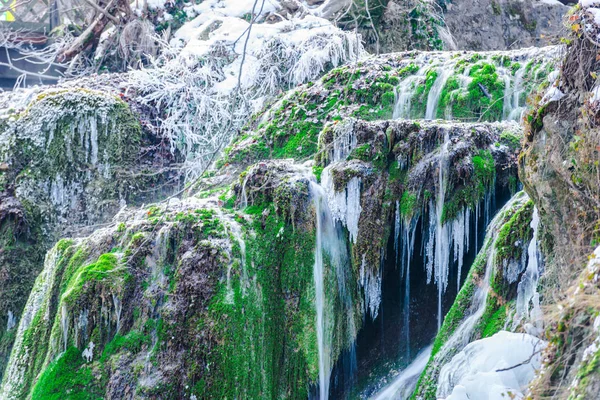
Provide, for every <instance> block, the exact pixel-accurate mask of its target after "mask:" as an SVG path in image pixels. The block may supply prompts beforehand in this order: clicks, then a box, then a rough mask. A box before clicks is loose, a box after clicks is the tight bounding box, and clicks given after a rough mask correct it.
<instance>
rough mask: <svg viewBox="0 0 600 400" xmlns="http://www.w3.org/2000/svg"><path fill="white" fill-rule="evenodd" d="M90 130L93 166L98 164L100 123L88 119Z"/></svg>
mask: <svg viewBox="0 0 600 400" xmlns="http://www.w3.org/2000/svg"><path fill="white" fill-rule="evenodd" d="M88 121H89V128H90V148H91V154H90V162H91V163H92V165H94V166H95V165H96V164H97V163H98V121H97V119H96V118H95V116H94V117H88Z"/></svg>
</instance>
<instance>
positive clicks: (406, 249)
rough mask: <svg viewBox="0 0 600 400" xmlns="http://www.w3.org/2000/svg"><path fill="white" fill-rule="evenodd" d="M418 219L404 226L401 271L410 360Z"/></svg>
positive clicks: (406, 339) (407, 351) (405, 329)
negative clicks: (412, 272) (412, 271)
mask: <svg viewBox="0 0 600 400" xmlns="http://www.w3.org/2000/svg"><path fill="white" fill-rule="evenodd" d="M417 222H418V220H417V219H412V220H411V221H410V223H406V222H405V223H404V224H403V242H402V261H401V268H400V269H401V271H402V275H403V276H404V332H405V342H406V356H407V359H410V260H411V258H412V255H413V252H414V247H415V236H416V230H417Z"/></svg>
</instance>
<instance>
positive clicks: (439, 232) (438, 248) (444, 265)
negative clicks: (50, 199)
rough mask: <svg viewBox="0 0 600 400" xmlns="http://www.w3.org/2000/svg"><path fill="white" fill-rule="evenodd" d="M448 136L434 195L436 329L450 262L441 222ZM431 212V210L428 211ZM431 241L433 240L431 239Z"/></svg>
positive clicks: (440, 321) (442, 150) (447, 239)
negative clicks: (436, 190)
mask: <svg viewBox="0 0 600 400" xmlns="http://www.w3.org/2000/svg"><path fill="white" fill-rule="evenodd" d="M449 144H450V136H449V134H448V131H446V132H445V133H444V143H443V144H442V149H441V152H440V156H439V166H438V188H437V189H438V192H437V195H436V206H435V217H436V218H435V261H434V267H435V282H436V284H437V288H438V331H439V329H440V328H441V326H442V294H443V293H444V292H445V291H446V287H447V286H448V267H449V265H448V264H449V263H450V243H449V237H448V236H449V235H448V233H449V232H448V226H447V225H446V224H444V223H442V214H443V211H444V199H445V195H446V180H447V177H446V173H447V165H446V164H447V162H448V160H447V158H448V146H449ZM430 212H432V211H430ZM432 241H433V240H432Z"/></svg>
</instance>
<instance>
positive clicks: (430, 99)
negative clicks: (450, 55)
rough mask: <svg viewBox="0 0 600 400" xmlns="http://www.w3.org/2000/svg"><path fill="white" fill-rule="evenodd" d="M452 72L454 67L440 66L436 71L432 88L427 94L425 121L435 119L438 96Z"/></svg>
mask: <svg viewBox="0 0 600 400" xmlns="http://www.w3.org/2000/svg"><path fill="white" fill-rule="evenodd" d="M453 72H454V65H451V66H446V65H444V66H442V67H441V68H440V69H438V76H437V78H436V80H435V82H434V83H433V86H432V87H431V89H430V90H429V94H428V95H427V109H426V111H425V119H435V115H436V112H437V106H438V103H439V101H440V95H441V94H442V90H443V89H444V86H445V85H446V81H447V80H448V78H449V77H450V76H451V75H452V73H453Z"/></svg>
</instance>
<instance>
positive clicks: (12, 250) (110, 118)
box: [0, 89, 180, 371]
mask: <svg viewBox="0 0 600 400" xmlns="http://www.w3.org/2000/svg"><path fill="white" fill-rule="evenodd" d="M1 129H2V131H1V132H0V137H1V138H2V140H0V164H1V165H2V168H1V171H0V201H1V203H2V206H1V207H0V208H1V210H0V231H1V232H2V233H3V234H2V239H0V240H1V241H2V251H1V252H0V271H1V272H0V316H1V317H0V332H2V334H1V336H0V343H1V344H0V371H1V370H3V369H4V363H5V361H6V358H7V357H8V354H9V352H10V346H11V343H12V338H13V337H14V329H15V322H16V321H18V319H19V318H20V316H21V310H22V309H23V306H24V304H25V301H26V299H27V294H26V293H27V292H29V291H30V290H31V288H32V286H33V281H34V279H35V276H36V275H37V274H38V273H39V272H40V271H41V269H42V263H43V257H44V256H43V255H44V253H45V252H46V250H47V249H48V248H49V247H50V246H51V245H52V244H53V243H54V242H55V241H56V239H57V238H58V237H60V236H62V235H64V234H66V233H68V234H70V235H77V234H80V233H81V232H82V231H83V232H85V230H86V229H88V228H86V227H87V226H96V225H98V224H102V223H104V222H106V221H108V220H110V218H112V216H113V215H114V214H116V213H117V212H118V210H119V209H120V208H122V207H123V206H124V205H125V204H127V203H129V204H135V203H138V204H139V203H143V202H148V201H150V200H152V199H154V198H156V197H157V196H164V194H165V193H169V192H171V191H172V190H173V189H174V188H175V187H177V186H178V185H179V184H180V181H179V174H178V173H177V171H174V170H172V169H171V168H169V166H170V165H171V164H172V163H173V162H174V158H173V156H172V155H171V154H170V153H168V151H164V149H163V150H161V144H160V140H159V139H158V138H156V137H155V136H154V135H153V134H151V133H149V132H145V131H144V130H142V128H141V126H140V123H139V121H138V118H137V116H136V115H135V114H134V113H132V111H131V110H130V108H129V106H128V105H127V104H126V103H125V102H124V101H123V100H121V99H120V98H119V97H118V96H116V95H114V94H110V93H106V92H98V91H92V90H87V89H47V90H45V91H41V92H40V93H38V94H36V96H35V98H34V99H33V100H31V101H30V102H29V105H28V106H27V108H26V109H25V110H23V111H21V112H18V111H14V113H13V114H10V115H9V116H5V119H3V122H2V124H1ZM92 229H93V228H92ZM88 231H89V229H88ZM9 326H10V329H7V327H9Z"/></svg>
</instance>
